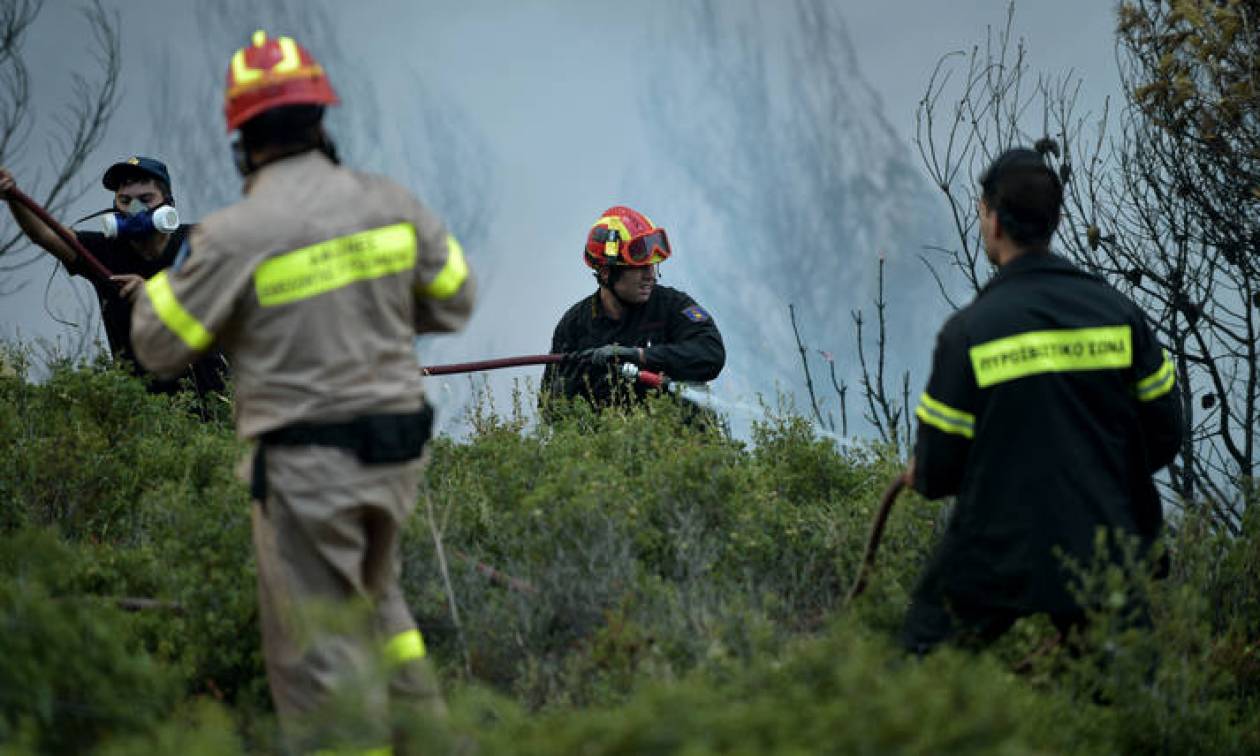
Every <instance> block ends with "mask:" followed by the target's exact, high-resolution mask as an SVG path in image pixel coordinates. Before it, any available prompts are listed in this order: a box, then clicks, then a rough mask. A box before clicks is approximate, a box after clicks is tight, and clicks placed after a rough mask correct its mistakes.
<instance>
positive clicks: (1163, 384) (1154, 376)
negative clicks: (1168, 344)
mask: <svg viewBox="0 0 1260 756" xmlns="http://www.w3.org/2000/svg"><path fill="white" fill-rule="evenodd" d="M1176 382H1177V371H1176V369H1175V368H1174V366H1173V361H1172V357H1170V356H1169V354H1168V350H1167V349H1165V350H1164V364H1162V365H1160V366H1159V370H1156V371H1155V372H1154V373H1151V374H1150V375H1148V376H1146V377H1145V378H1143V379H1142V380H1140V381H1138V382H1137V396H1138V399H1140V400H1142V401H1144V402H1149V401H1152V400H1155V399H1158V398H1160V397H1161V396H1163V395H1164V394H1167V393H1168V392H1169V391H1172V388H1173V384H1175V383H1176Z"/></svg>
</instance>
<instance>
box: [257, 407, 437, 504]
mask: <svg viewBox="0 0 1260 756" xmlns="http://www.w3.org/2000/svg"><path fill="white" fill-rule="evenodd" d="M432 432H433V408H432V407H431V406H429V404H427V403H426V404H424V406H422V407H421V408H420V409H419V410H418V411H416V412H404V413H389V414H381V415H360V416H359V417H356V418H354V419H353V420H347V421H345V422H341V423H294V424H292V425H286V426H284V427H281V428H276V429H275V430H271V431H267V432H266V433H264V434H262V435H261V436H259V437H258V447H257V449H255V451H254V466H253V472H252V474H251V476H250V486H249V493H250V496H252V497H253V498H254V500H255V501H258V502H266V500H267V461H266V453H267V447H268V446H333V447H337V448H339V449H345V450H346V451H348V452H351V453H352V454H354V455H355V456H356V457H358V459H359V461H360V462H362V463H363V464H365V465H392V464H399V463H401V462H406V461H408V460H412V459H417V458H418V457H419V456H420V455H421V454H422V453H423V452H424V447H425V444H427V443H428V441H429V438H430V436H431V434H432Z"/></svg>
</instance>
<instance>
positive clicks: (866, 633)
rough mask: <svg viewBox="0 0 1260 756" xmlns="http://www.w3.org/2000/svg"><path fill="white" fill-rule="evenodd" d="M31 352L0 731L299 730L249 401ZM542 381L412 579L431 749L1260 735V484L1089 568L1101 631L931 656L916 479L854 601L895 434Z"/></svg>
mask: <svg viewBox="0 0 1260 756" xmlns="http://www.w3.org/2000/svg"><path fill="white" fill-rule="evenodd" d="M9 364H17V365H19V369H17V370H15V371H13V373H11V374H10V373H7V372H6V373H4V374H0V500H2V501H3V506H2V507H0V659H3V661H4V663H3V664H0V749H2V750H6V751H12V752H80V751H87V750H99V751H102V752H106V753H120V754H121V753H152V752H191V753H198V752H202V753H232V752H251V753H267V752H273V751H274V750H275V749H276V747H277V746H276V743H277V740H276V733H275V726H274V720H273V718H272V716H271V714H270V711H269V706H270V704H269V701H268V697H267V693H266V682H265V679H264V674H263V667H262V661H261V651H260V641H259V632H258V627H257V617H256V609H255V576H254V565H253V560H252V556H251V552H252V547H251V544H250V537H249V521H248V514H249V503H248V497H247V494H246V491H245V487H244V485H243V484H242V483H241V482H239V481H238V480H236V479H235V477H234V474H233V470H234V466H235V464H236V462H237V461H238V459H239V458H240V456H241V455H242V453H243V451H244V449H243V447H242V445H241V444H239V443H238V442H237V441H236V440H235V439H234V438H233V434H232V430H231V428H230V427H228V426H227V425H225V423H224V422H223V420H222V419H221V418H218V419H215V420H212V421H210V422H201V421H199V420H198V419H197V418H196V417H195V415H194V413H193V412H192V411H191V409H192V405H191V401H190V399H189V398H188V397H187V396H183V397H175V398H173V399H172V398H168V397H155V396H150V395H149V394H147V393H146V392H145V391H144V390H143V387H142V386H141V385H140V384H139V383H137V382H136V381H135V380H134V379H132V378H130V377H128V376H127V375H125V374H122V373H120V372H118V371H115V370H112V369H110V368H108V367H107V366H104V365H86V366H84V365H79V366H76V365H70V364H58V365H54V366H53V368H52V370H51V372H50V375H49V377H48V379H47V380H46V381H44V382H43V383H38V384H36V383H29V382H27V381H26V380H25V376H24V373H23V371H22V369H21V368H20V365H21V361H20V360H9ZM530 403H531V401H529V399H528V397H524V396H518V397H516V398H515V399H514V406H513V408H512V409H511V410H510V411H509V412H508V414H506V415H501V414H499V413H497V412H496V411H495V410H494V408H493V406H492V405H490V404H488V403H486V402H484V401H483V402H482V403H481V404H479V405H476V406H475V407H474V412H473V415H472V416H471V428H472V430H471V431H470V433H469V434H468V436H467V437H466V438H462V439H459V440H455V439H452V438H446V437H444V438H439V439H437V440H436V441H435V442H434V445H433V448H432V460H431V466H430V468H429V472H428V475H427V483H426V487H425V489H424V490H423V491H422V493H421V495H420V498H419V505H418V511H417V515H416V517H414V518H413V519H412V521H411V522H409V523H408V525H407V529H406V533H405V538H404V542H403V549H402V557H403V583H404V590H405V592H406V594H407V597H408V600H409V602H410V604H411V606H412V608H413V610H414V612H415V614H416V616H417V619H418V622H419V624H420V626H421V629H422V630H423V632H424V634H425V637H426V640H427V642H428V645H429V648H430V652H431V654H432V657H433V658H434V660H435V661H436V662H437V663H438V665H439V668H440V670H441V672H442V674H443V676H444V679H445V688H446V690H447V692H448V695H449V697H450V698H451V701H452V718H451V721H450V723H449V725H448V726H447V727H446V728H442V727H438V728H436V729H434V726H433V725H432V723H422V722H418V721H410V720H407V721H403V722H400V723H398V724H399V725H400V726H401V727H402V729H404V730H409V731H411V732H412V734H413V735H414V736H416V737H418V738H420V739H421V740H422V741H423V742H428V743H430V747H431V748H432V749H434V750H438V751H441V750H443V749H446V750H452V749H459V748H464V747H465V746H467V741H468V740H476V741H479V742H480V746H481V748H482V750H483V752H487V753H544V752H545V753H567V752H574V751H581V752H590V753H640V752H644V751H647V752H685V753H696V754H701V753H710V752H714V753H716V752H726V753H731V752H736V753H737V752H746V753H769V752H779V753H815V752H871V753H884V752H923V753H929V752H930V753H938V752H958V753H961V752H967V753H971V752H981V753H984V752H995V753H996V752H1002V753H1059V752H1074V753H1075V752H1083V753H1091V752H1106V753H1116V752H1122V753H1129V752H1152V751H1154V752H1169V753H1171V752H1214V753H1248V752H1256V751H1257V750H1260V740H1258V739H1257V733H1260V714H1258V713H1257V712H1258V711H1260V706H1257V691H1258V690H1260V510H1258V509H1257V508H1255V507H1253V508H1252V509H1251V510H1250V511H1248V512H1247V514H1246V517H1245V518H1244V521H1243V525H1242V528H1241V531H1240V532H1239V533H1234V534H1229V533H1222V532H1219V531H1217V530H1214V529H1213V528H1212V527H1211V526H1210V520H1209V518H1207V517H1205V516H1203V515H1202V514H1201V513H1197V512H1190V513H1189V514H1187V515H1186V516H1185V517H1184V518H1181V519H1179V520H1178V521H1176V522H1175V523H1174V528H1173V529H1174V534H1173V536H1172V537H1170V538H1169V539H1168V541H1169V544H1168V548H1169V551H1170V553H1171V555H1172V565H1173V571H1172V574H1171V576H1170V577H1169V578H1168V579H1167V580H1164V581H1157V582H1150V581H1147V580H1143V579H1134V578H1133V577H1131V576H1129V575H1125V574H1123V573H1118V572H1108V571H1107V570H1105V569H1102V570H1096V571H1095V572H1093V573H1090V574H1091V576H1092V577H1091V580H1092V581H1093V582H1091V583H1088V584H1087V586H1086V587H1087V589H1088V590H1091V591H1093V592H1094V595H1096V596H1098V597H1100V598H1099V600H1098V601H1097V602H1096V603H1097V604H1098V606H1099V607H1100V610H1099V613H1098V616H1097V617H1096V619H1095V621H1094V623H1093V625H1092V629H1091V637H1090V639H1089V643H1088V644H1087V645H1086V646H1085V648H1086V649H1087V650H1086V652H1085V653H1082V654H1079V655H1072V654H1070V653H1068V652H1067V651H1066V650H1064V649H1060V650H1058V651H1055V652H1052V653H1049V654H1046V655H1044V656H1043V657H1041V658H1040V659H1039V660H1038V661H1036V662H1035V663H1033V664H1031V665H1026V666H1028V668H1029V669H1030V670H1031V671H1029V672H1027V673H1025V674H1022V675H1015V674H1013V673H1012V672H1011V671H1010V670H1011V669H1012V667H1014V666H1015V665H1016V663H1017V662H1019V661H1021V660H1023V659H1024V658H1025V657H1027V656H1028V655H1029V653H1030V652H1031V651H1032V650H1033V649H1034V648H1036V647H1038V646H1040V645H1042V644H1043V642H1044V641H1045V640H1046V638H1047V637H1048V635H1049V634H1050V632H1051V629H1050V626H1049V623H1048V621H1047V620H1046V619H1045V618H1029V619H1026V620H1023V621H1021V622H1019V623H1017V625H1016V627H1015V628H1014V630H1013V631H1012V632H1011V633H1009V634H1008V636H1007V637H1006V638H1004V639H1003V640H1002V641H1001V642H1000V643H999V644H997V645H996V646H995V647H994V648H993V649H991V650H989V651H986V652H984V653H981V654H963V653H960V652H955V651H949V650H947V651H944V652H941V653H938V654H934V655H932V656H931V657H929V658H927V659H925V660H922V661H916V660H910V659H906V658H905V657H903V656H902V655H901V653H900V652H899V651H898V650H896V649H895V648H893V646H892V645H891V641H890V638H891V637H892V634H893V633H894V631H895V630H896V628H897V626H898V625H899V623H900V621H901V618H902V615H903V614H904V609H905V605H906V599H907V595H908V593H909V591H910V589H911V587H912V586H913V584H914V581H915V579H916V577H917V574H918V571H919V569H920V568H921V565H922V562H923V560H924V559H925V557H926V555H927V554H928V552H929V549H930V548H931V544H932V542H933V540H934V538H935V537H936V534H937V532H938V530H939V526H940V524H941V523H942V522H943V516H944V514H945V509H944V507H943V506H942V505H940V504H937V503H930V502H925V501H923V500H921V499H918V498H917V497H913V496H905V497H903V498H902V501H901V502H900V503H899V504H898V506H897V509H896V510H895V511H894V513H893V516H892V519H891V520H890V522H889V526H888V529H887V531H886V534H885V537H884V542H883V547H882V549H881V551H880V555H879V561H878V564H877V569H876V572H875V575H874V577H873V579H872V581H871V583H870V587H869V589H868V591H867V593H866V594H865V595H864V596H863V598H862V599H861V600H860V601H858V602H857V603H856V604H855V605H853V606H851V607H847V608H846V607H843V606H842V604H841V602H842V600H843V596H844V594H845V591H846V590H847V588H848V586H849V584H850V583H851V581H852V580H853V578H854V576H855V573H856V570H857V566H858V563H859V560H860V559H861V553H862V549H863V546H864V544H865V540H866V536H867V529H868V527H869V522H870V518H871V515H872V513H873V511H874V508H875V505H876V499H877V496H878V494H879V492H880V491H881V490H882V489H883V487H884V485H885V484H886V483H887V481H888V480H889V479H890V478H891V477H892V476H893V475H894V474H895V473H896V472H897V469H898V467H899V463H898V460H896V459H895V458H894V457H893V456H892V454H891V453H890V452H889V450H886V449H882V448H879V447H875V446H870V447H867V448H862V449H857V450H847V451H843V452H841V451H838V450H837V449H836V447H835V446H834V445H833V444H832V443H831V442H829V441H824V440H818V439H816V438H815V437H814V434H813V432H812V430H811V428H810V426H809V424H808V423H807V422H806V421H805V420H804V419H802V418H800V417H797V416H794V415H791V414H779V415H775V416H771V417H769V418H768V419H767V420H766V421H765V422H764V423H761V424H759V425H757V426H756V427H755V429H754V432H753V436H752V438H751V439H748V440H747V441H742V440H738V439H733V438H731V437H729V435H727V434H725V433H724V432H723V431H721V430H720V429H719V428H716V427H714V426H712V425H711V424H704V423H700V422H697V421H696V418H695V416H694V414H690V413H688V412H686V411H683V410H680V409H679V408H678V407H677V406H675V405H673V404H672V403H671V402H669V401H658V402H654V403H651V404H650V405H649V406H648V407H646V408H640V409H636V410H632V411H628V412H606V413H603V414H597V413H594V412H592V411H591V410H590V409H589V408H588V407H586V406H585V405H583V404H581V403H578V404H574V405H563V404H561V405H558V406H556V407H554V408H552V409H553V411H552V413H551V415H552V417H551V418H550V421H549V422H548V423H546V424H538V423H536V422H535V421H534V420H533V419H532V418H531V417H530V416H529V415H528V414H526V413H525V412H523V411H522V410H521V407H522V406H524V405H526V404H530ZM443 561H444V563H445V565H446V568H447V569H446V571H445V577H444V575H443V570H442V569H441V565H442V563H443ZM1113 595H1118V596H1120V597H1121V601H1120V602H1119V603H1118V604H1116V606H1119V607H1121V608H1123V607H1124V606H1127V605H1129V602H1128V600H1127V599H1125V597H1127V596H1130V595H1141V596H1145V597H1146V599H1147V600H1148V602H1149V605H1150V606H1151V613H1152V616H1153V618H1154V628H1153V630H1126V629H1124V628H1123V627H1122V625H1121V623H1118V622H1116V621H1114V620H1115V619H1116V614H1115V612H1116V611H1119V610H1109V609H1108V607H1109V606H1111V603H1109V599H1110V597H1111V596H1113ZM123 598H139V599H147V600H149V603H144V602H141V603H140V604H139V606H141V607H142V608H140V609H139V610H138V611H131V612H127V611H123V610H122V609H121V608H120V607H121V606H122V605H123V603H120V599H123ZM1112 603H1114V602H1112ZM133 605H135V604H134V602H133ZM1109 611H1110V612H1111V614H1108V612H1109ZM10 660H13V661H12V662H11V661H10Z"/></svg>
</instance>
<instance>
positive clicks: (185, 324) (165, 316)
mask: <svg viewBox="0 0 1260 756" xmlns="http://www.w3.org/2000/svg"><path fill="white" fill-rule="evenodd" d="M144 292H145V294H146V295H147V296H148V297H149V301H150V302H151V303H152V304H153V311H154V312H155V313H157V316H158V318H159V319H160V320H161V321H162V323H163V325H165V326H166V327H167V328H169V329H170V331H171V333H174V334H175V335H176V336H178V337H179V338H180V340H181V341H183V342H184V343H185V344H187V345H188V346H189V348H191V349H192V350H194V351H197V352H200V351H202V350H203V349H206V348H207V347H209V346H210V344H211V343H212V342H213V341H214V336H212V335H211V334H210V331H208V330H207V329H206V327H205V326H203V325H202V324H201V321H199V320H197V319H196V318H195V317H193V315H192V313H190V312H188V310H185V309H184V307H183V305H181V304H180V303H179V300H178V299H176V298H175V292H174V291H173V290H172V289H171V280H170V278H168V277H167V275H166V271H161V272H160V273H158V274H157V275H156V276H154V277H153V278H150V279H149V280H148V281H145V282H144Z"/></svg>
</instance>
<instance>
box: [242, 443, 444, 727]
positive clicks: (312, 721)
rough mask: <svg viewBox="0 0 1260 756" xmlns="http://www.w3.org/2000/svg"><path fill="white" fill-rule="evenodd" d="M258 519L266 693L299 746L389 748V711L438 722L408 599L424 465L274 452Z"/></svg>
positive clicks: (301, 449)
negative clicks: (406, 568) (404, 547)
mask: <svg viewBox="0 0 1260 756" xmlns="http://www.w3.org/2000/svg"><path fill="white" fill-rule="evenodd" d="M265 465H266V476H267V481H268V485H267V491H266V494H265V498H264V500H261V501H260V500H255V501H254V504H253V510H252V518H253V540H254V552H255V557H256V559H257V563H258V606H259V612H260V618H261V625H262V639H263V655H264V659H265V662H266V668H267V679H268V684H269V686H270V688H271V695H272V699H273V701H274V702H275V707H276V712H277V714H278V715H279V718H280V722H281V726H282V727H283V728H284V730H285V734H286V737H287V738H288V737H294V738H295V739H296V741H298V742H299V743H300V744H301V747H303V748H305V747H312V748H314V747H329V746H333V747H338V748H343V747H345V746H352V745H355V744H361V745H363V746H365V747H372V746H374V745H376V744H380V743H388V742H389V740H390V735H389V732H390V729H391V727H390V725H391V712H392V716H397V712H398V711H400V710H401V711H404V712H405V711H407V710H409V709H410V710H412V711H414V712H415V713H417V714H418V715H424V716H441V715H443V714H444V712H445V709H444V704H443V702H442V699H441V697H440V694H439V692H438V687H437V684H436V679H435V675H434V674H433V671H432V668H431V666H430V664H429V660H428V659H427V658H426V651H425V647H424V640H423V638H422V637H421V635H420V631H419V629H418V628H417V627H416V623H415V620H414V618H413V617H412V615H411V611H410V610H409V609H408V607H407V604H406V602H405V600H404V598H403V593H402V587H401V585H400V576H401V563H400V556H399V544H400V537H401V533H402V530H403V527H404V524H405V523H406V521H407V519H408V518H409V517H410V515H411V514H412V512H413V510H414V509H415V505H416V496H417V487H418V485H419V481H420V475H421V474H422V463H421V462H420V461H414V460H413V461H408V462H403V463H399V464H389V465H364V464H363V463H362V462H360V461H359V460H358V459H357V458H356V457H355V456H354V455H353V454H351V453H350V452H348V451H345V450H343V449H339V448H335V447H327V446H286V447H273V448H270V449H268V452H267V455H266V458H265Z"/></svg>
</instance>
